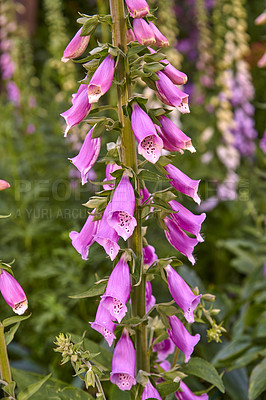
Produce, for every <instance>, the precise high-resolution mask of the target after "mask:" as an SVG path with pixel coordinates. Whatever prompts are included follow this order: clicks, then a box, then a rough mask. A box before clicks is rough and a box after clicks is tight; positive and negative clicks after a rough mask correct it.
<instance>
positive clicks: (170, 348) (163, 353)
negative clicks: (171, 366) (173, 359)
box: [152, 338, 175, 361]
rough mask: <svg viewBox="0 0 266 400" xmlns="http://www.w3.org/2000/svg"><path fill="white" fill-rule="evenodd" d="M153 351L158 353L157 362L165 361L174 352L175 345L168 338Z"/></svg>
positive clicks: (156, 345)
mask: <svg viewBox="0 0 266 400" xmlns="http://www.w3.org/2000/svg"><path fill="white" fill-rule="evenodd" d="M152 349H153V351H157V361H164V360H166V358H167V357H168V356H169V354H172V353H173V352H174V350H175V344H174V342H173V341H172V340H171V339H170V338H168V339H165V340H162V341H161V342H160V343H156V344H155V345H154V346H153V348H152Z"/></svg>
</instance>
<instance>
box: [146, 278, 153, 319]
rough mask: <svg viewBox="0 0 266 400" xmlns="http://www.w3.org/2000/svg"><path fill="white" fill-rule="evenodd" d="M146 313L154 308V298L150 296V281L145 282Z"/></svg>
mask: <svg viewBox="0 0 266 400" xmlns="http://www.w3.org/2000/svg"><path fill="white" fill-rule="evenodd" d="M145 294H146V313H147V312H148V311H150V309H151V308H152V307H153V306H154V304H155V302H156V300H155V297H154V296H153V295H152V286H151V283H150V281H147V282H146V292H145Z"/></svg>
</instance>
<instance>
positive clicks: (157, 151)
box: [131, 104, 163, 164]
mask: <svg viewBox="0 0 266 400" xmlns="http://www.w3.org/2000/svg"><path fill="white" fill-rule="evenodd" d="M131 126H132V130H133V132H134V135H135V137H136V139H137V141H138V144H139V145H138V152H139V154H141V155H142V156H143V157H144V158H146V160H148V161H150V162H151V163H153V164H155V163H156V162H157V161H158V160H159V158H160V155H161V150H162V148H163V141H162V139H161V138H160V137H159V136H158V135H157V132H156V129H155V126H154V124H153V122H152V120H151V119H150V117H149V116H148V114H146V113H145V111H143V110H142V108H141V107H140V106H139V105H138V104H134V106H133V112H132V115H131Z"/></svg>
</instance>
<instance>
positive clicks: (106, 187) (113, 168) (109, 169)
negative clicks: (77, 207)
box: [103, 163, 121, 190]
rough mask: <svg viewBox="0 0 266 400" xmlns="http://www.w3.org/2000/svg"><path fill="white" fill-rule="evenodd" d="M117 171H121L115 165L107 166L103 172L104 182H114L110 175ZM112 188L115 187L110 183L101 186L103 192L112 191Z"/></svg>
mask: <svg viewBox="0 0 266 400" xmlns="http://www.w3.org/2000/svg"><path fill="white" fill-rule="evenodd" d="M118 169H121V167H120V166H119V165H117V164H116V163H113V164H107V165H106V170H105V176H106V179H104V181H111V180H115V178H114V177H113V176H112V175H111V173H112V172H114V171H116V170H118ZM114 186H115V185H114V183H110V184H106V185H103V188H104V190H112V189H113V188H114Z"/></svg>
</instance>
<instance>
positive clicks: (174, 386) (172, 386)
mask: <svg viewBox="0 0 266 400" xmlns="http://www.w3.org/2000/svg"><path fill="white" fill-rule="evenodd" d="M156 388H157V390H158V392H159V393H160V395H161V396H162V397H165V396H168V395H169V394H171V393H174V392H176V391H177V390H178V388H179V383H175V382H167V381H166V382H163V383H159V385H157V386H156Z"/></svg>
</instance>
